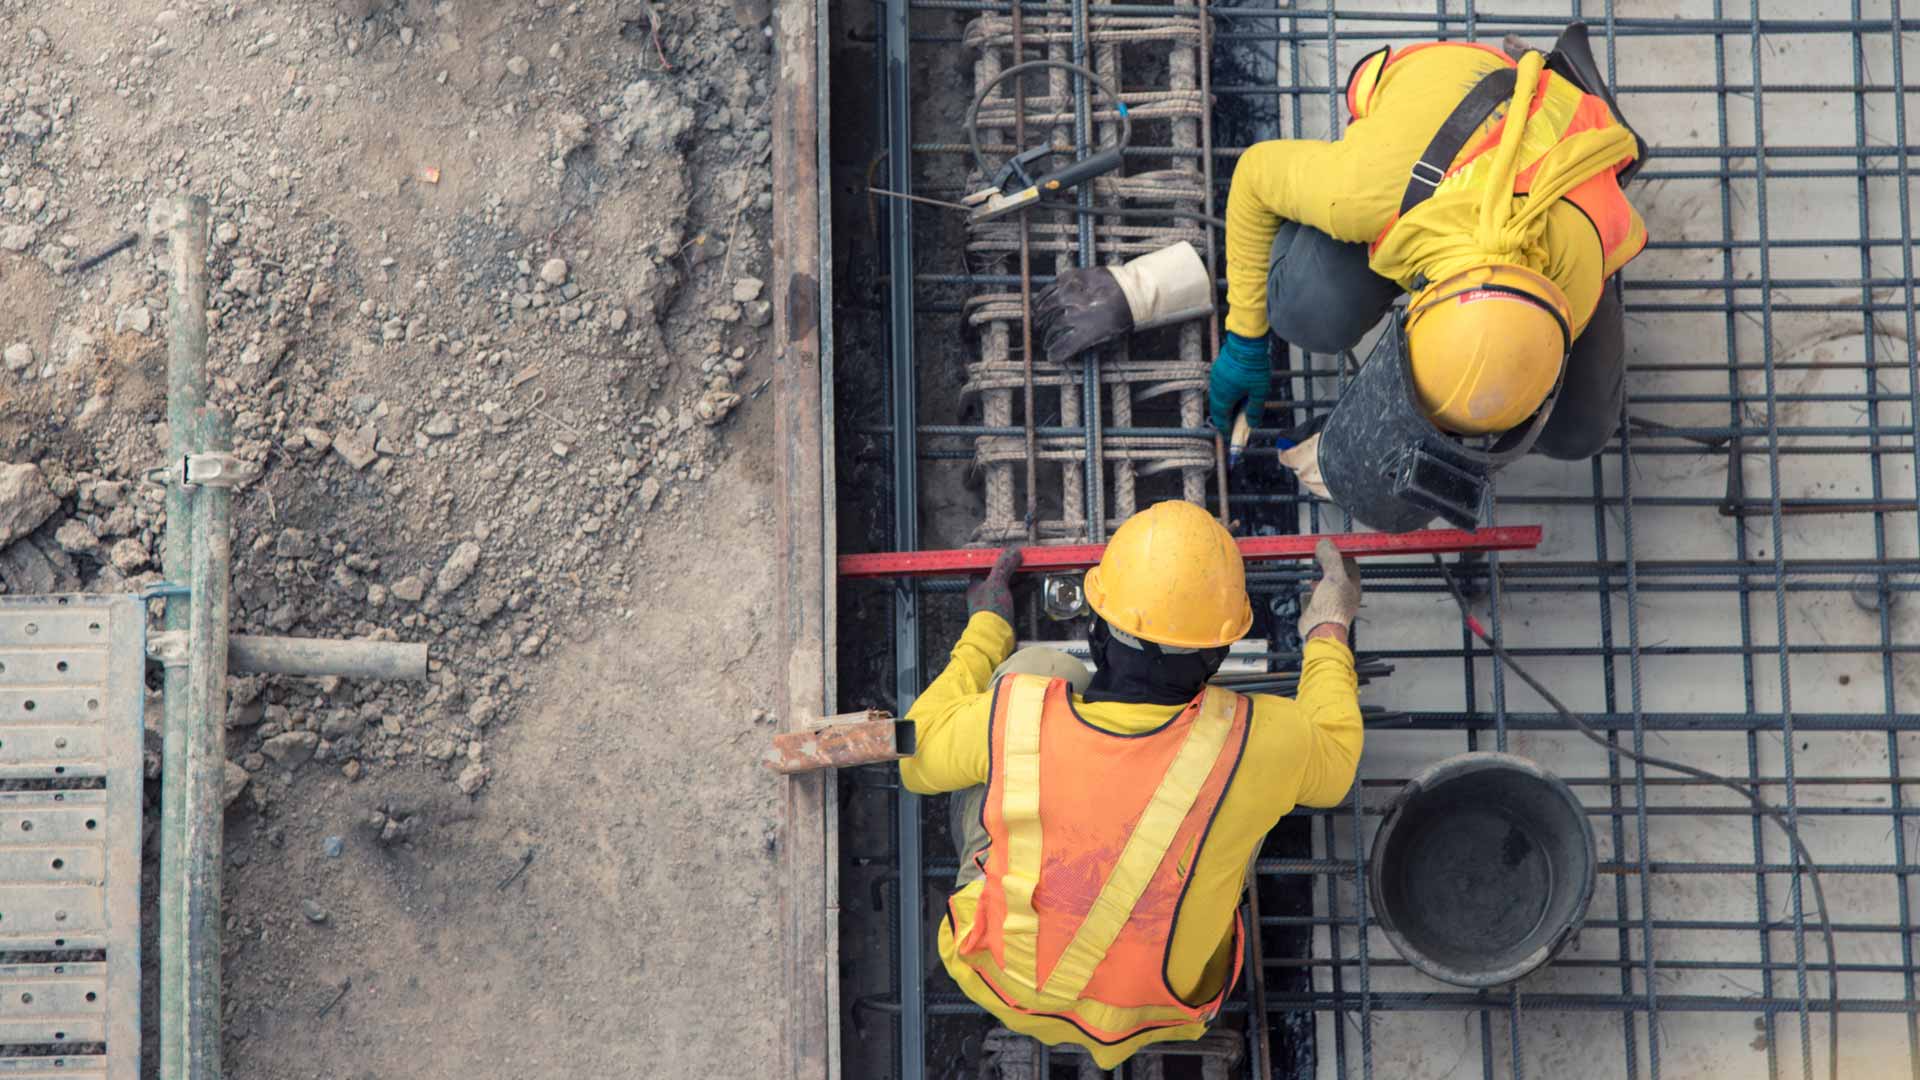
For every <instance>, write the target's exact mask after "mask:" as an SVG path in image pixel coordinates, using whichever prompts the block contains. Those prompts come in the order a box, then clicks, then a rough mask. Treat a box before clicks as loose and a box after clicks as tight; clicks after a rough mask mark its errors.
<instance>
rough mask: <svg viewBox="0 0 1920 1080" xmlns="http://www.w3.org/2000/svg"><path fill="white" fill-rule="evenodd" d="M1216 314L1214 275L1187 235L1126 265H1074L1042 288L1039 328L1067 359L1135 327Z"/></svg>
mask: <svg viewBox="0 0 1920 1080" xmlns="http://www.w3.org/2000/svg"><path fill="white" fill-rule="evenodd" d="M1212 313H1213V279H1212V277H1211V276H1210V275H1209V274H1208V273H1207V265H1206V264H1205V263H1203V262H1201V261H1200V253H1199V252H1197V251H1195V250H1194V249H1193V245H1192V244H1189V243H1187V242H1186V241H1185V240H1182V241H1180V242H1179V243H1177V244H1174V245H1173V246H1172V247H1165V248H1161V249H1160V250H1159V251H1155V252H1152V253H1151V254H1147V255H1142V256H1140V257H1139V258H1137V259H1135V260H1133V261H1132V262H1129V263H1125V264H1123V265H1120V266H1095V267H1088V268H1086V269H1080V270H1068V271H1066V272H1065V273H1063V274H1061V275H1060V276H1059V277H1056V278H1054V279H1053V284H1051V285H1048V286H1047V287H1046V288H1045V289H1042V290H1041V291H1040V295H1039V296H1038V297H1037V298H1035V300H1034V303H1033V323H1034V328H1035V329H1036V330H1038V331H1039V333H1040V341H1041V344H1042V345H1044V346H1045V347H1046V350H1047V359H1049V360H1051V361H1053V362H1054V363H1056V364H1064V363H1066V362H1067V361H1068V360H1071V359H1073V358H1074V357H1076V356H1078V355H1080V354H1081V353H1083V352H1085V351H1087V350H1088V349H1091V348H1094V347H1095V346H1098V345H1104V344H1106V343H1107V342H1109V341H1112V340H1114V339H1115V338H1118V337H1123V336H1125V335H1127V334H1130V333H1132V332H1134V331H1135V330H1147V329H1150V328H1152V327H1155V326H1165V325H1168V324H1169V323H1176V322H1184V321H1185V320H1187V319H1197V318H1199V317H1200V316H1202V315H1211V314H1212Z"/></svg>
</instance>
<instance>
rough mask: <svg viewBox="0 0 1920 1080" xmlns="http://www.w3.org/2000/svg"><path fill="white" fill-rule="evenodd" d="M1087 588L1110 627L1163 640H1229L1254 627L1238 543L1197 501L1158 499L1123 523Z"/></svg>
mask: <svg viewBox="0 0 1920 1080" xmlns="http://www.w3.org/2000/svg"><path fill="white" fill-rule="evenodd" d="M1086 590H1087V604H1088V606H1090V607H1092V608H1093V610H1094V611H1096V612H1098V613H1099V614H1100V617H1101V618H1103V619H1105V620H1107V624H1108V625H1110V626H1112V627H1113V628H1114V629H1116V630H1120V631H1122V632H1124V633H1128V634H1132V635H1133V636H1134V637H1137V638H1140V639H1142V640H1145V641H1151V642H1155V643H1157V644H1160V645H1173V646H1177V647H1179V648H1186V649H1211V648H1216V647H1218V646H1221V645H1230V644H1232V643H1233V642H1235V641H1238V640H1239V639H1240V637H1241V636H1242V635H1244V634H1245V633H1246V632H1247V628H1248V627H1250V626H1252V625H1253V605H1252V604H1250V603H1249V602H1248V601H1247V569H1246V564H1245V563H1243V562H1242V561H1241V560H1240V547H1239V545H1237V544H1235V543H1234V542H1233V536H1232V535H1231V534H1230V533H1228V532H1227V529H1226V526H1224V525H1222V524H1220V523H1219V522H1218V521H1216V520H1214V518H1213V516H1212V515H1211V514H1208V513H1207V512H1206V511H1205V510H1203V509H1201V508H1200V507H1198V506H1195V505H1194V504H1193V503H1190V502H1181V501H1179V500H1173V501H1171V502H1163V503H1155V504H1153V505H1152V506H1149V507H1147V508H1146V509H1145V510H1142V511H1140V512H1139V513H1137V514H1135V515H1133V516H1132V517H1130V518H1128V519H1127V520H1126V521H1125V522H1124V523H1122V524H1121V526H1120V528H1119V529H1118V530H1117V531H1115V532H1114V534H1113V539H1112V540H1109V541H1108V542H1107V550H1106V553H1105V554H1104V555H1102V556H1101V557H1100V565H1098V566H1096V567H1094V568H1093V569H1091V570H1089V571H1087V583H1086Z"/></svg>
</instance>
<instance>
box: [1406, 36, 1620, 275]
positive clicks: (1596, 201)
mask: <svg viewBox="0 0 1920 1080" xmlns="http://www.w3.org/2000/svg"><path fill="white" fill-rule="evenodd" d="M1431 48H1456V49H1457V48H1473V49H1480V50H1482V51H1484V52H1487V53H1490V54H1492V55H1494V56H1498V57H1499V58H1500V59H1501V61H1502V62H1503V63H1505V64H1506V65H1507V66H1508V67H1518V66H1519V62H1518V61H1516V60H1514V59H1513V58H1512V57H1510V56H1508V55H1507V54H1506V53H1504V52H1502V51H1500V50H1499V49H1496V48H1494V47H1492V46H1490V45H1484V44H1481V43H1479V42H1454V41H1430V42H1427V43H1425V44H1422V45H1414V46H1411V47H1409V48H1405V49H1401V50H1400V51H1398V52H1396V53H1394V54H1392V55H1391V56H1389V57H1388V58H1387V63H1393V62H1396V61H1399V60H1403V59H1405V58H1406V57H1408V56H1409V55H1411V54H1413V53H1415V52H1417V51H1419V50H1421V49H1431ZM1381 66H1382V69H1383V70H1384V68H1385V65H1384V64H1383V65H1381ZM1556 83H1559V84H1561V85H1566V86H1571V85H1572V84H1570V83H1567V82H1566V80H1565V79H1563V78H1561V77H1560V76H1559V75H1557V74H1555V73H1553V72H1551V71H1546V72H1542V73H1541V76H1540V86H1539V88H1538V89H1537V90H1535V91H1534V95H1533V103H1532V105H1531V106H1530V107H1529V109H1528V111H1527V122H1528V123H1531V122H1533V120H1534V118H1535V117H1537V116H1539V115H1540V111H1541V109H1542V108H1544V107H1545V106H1546V103H1547V98H1548V94H1549V91H1550V90H1553V89H1557V87H1556V86H1555V84H1556ZM1576 89H1577V88H1576ZM1618 123H1619V121H1618V120H1616V119H1615V118H1614V115H1613V110H1612V109H1610V108H1608V106H1607V103H1606V101H1605V99H1603V98H1600V97H1597V96H1595V95H1593V94H1587V93H1582V94H1581V95H1580V102H1579V104H1578V106H1576V107H1575V108H1574V109H1573V112H1572V115H1571V116H1570V117H1569V118H1568V119H1567V120H1566V122H1565V123H1564V125H1563V126H1561V127H1560V129H1559V130H1558V131H1557V132H1556V133H1555V135H1556V139H1555V144H1556V145H1557V144H1558V143H1559V142H1561V141H1564V140H1565V139H1567V138H1569V137H1571V136H1573V135H1577V134H1579V133H1580V132H1583V131H1590V130H1595V129H1598V128H1604V127H1608V126H1610V125H1615V124H1618ZM1506 124H1507V118H1504V117H1503V118H1502V119H1501V120H1500V121H1499V122H1497V123H1495V124H1494V125H1493V127H1492V128H1491V129H1490V130H1489V131H1488V132H1487V133H1486V135H1484V136H1483V137H1482V138H1481V139H1480V140H1479V141H1478V142H1476V143H1473V144H1471V145H1470V146H1468V147H1467V149H1465V150H1462V151H1461V152H1460V156H1459V157H1458V158H1456V159H1454V162H1453V166H1452V167H1451V168H1450V169H1448V170H1447V176H1448V177H1451V176H1454V175H1455V174H1457V173H1459V172H1460V171H1461V170H1462V169H1465V168H1466V167H1467V166H1469V165H1470V164H1472V163H1473V161H1474V160H1475V159H1476V158H1478V157H1480V156H1481V155H1482V154H1485V153H1487V152H1488V151H1490V150H1493V149H1494V148H1496V147H1498V146H1499V145H1500V136H1501V133H1502V132H1503V131H1504V130H1505V128H1506ZM1549 152H1551V151H1550V150H1549ZM1544 156H1545V155H1544V154H1543V155H1541V157H1540V158H1535V159H1534V160H1533V161H1531V162H1529V163H1528V164H1527V165H1526V166H1525V167H1524V168H1522V169H1521V170H1520V172H1519V173H1518V174H1517V175H1516V176H1515V178H1514V185H1513V190H1514V194H1516V195H1525V194H1526V193H1527V192H1528V191H1529V190H1531V188H1532V186H1533V177H1534V174H1535V173H1537V172H1538V171H1539V168H1540V160H1541V158H1544ZM1632 163H1633V158H1632V157H1631V156H1628V157H1624V158H1621V159H1620V160H1619V161H1618V162H1616V163H1615V164H1614V167H1613V168H1612V169H1610V170H1607V171H1604V172H1601V173H1598V174H1596V175H1595V176H1593V177H1591V178H1589V179H1588V180H1586V181H1585V182H1584V183H1582V184H1580V185H1579V186H1577V187H1575V188H1574V189H1573V190H1572V191H1570V192H1568V193H1567V195H1566V196H1565V199H1566V201H1567V202H1570V203H1572V204H1573V205H1574V206H1575V207H1577V208H1578V209H1579V211H1580V212H1581V213H1582V214H1584V215H1585V216H1586V218H1587V220H1588V221H1589V222H1590V223H1592V225H1593V228H1594V232H1595V233H1597V234H1598V235H1599V237H1600V254H1601V263H1602V268H1603V269H1602V276H1601V280H1603V281H1604V280H1606V279H1607V278H1610V277H1612V276H1613V275H1614V274H1615V273H1617V272H1619V270H1620V268H1621V267H1623V266H1625V265H1627V263H1629V262H1631V261H1633V259H1634V257H1635V256H1637V255H1639V254H1640V252H1641V251H1643V250H1645V249H1646V246H1647V231H1646V227H1645V225H1644V224H1642V223H1641V222H1640V220H1639V216H1638V215H1637V214H1635V213H1634V211H1633V207H1632V205H1631V204H1629V203H1628V202H1627V197H1626V194H1625V193H1624V192H1622V191H1621V190H1620V180H1619V174H1620V170H1622V169H1625V168H1626V167H1627V166H1628V165H1630V164H1632ZM1441 182H1442V183H1445V179H1443V180H1442V181H1441ZM1399 223H1400V215H1399V214H1398V213H1396V214H1394V215H1393V218H1392V219H1391V220H1389V221H1388V222H1387V224H1386V227H1385V228H1383V229H1381V230H1380V235H1378V236H1376V237H1374V240H1373V244H1372V246H1371V248H1370V249H1369V250H1373V251H1377V250H1378V249H1379V247H1380V245H1381V244H1382V243H1384V242H1385V241H1386V238H1387V234H1388V233H1390V232H1392V231H1393V227H1394V226H1395V225H1398V224H1399Z"/></svg>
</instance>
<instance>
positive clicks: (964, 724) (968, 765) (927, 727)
mask: <svg viewBox="0 0 1920 1080" xmlns="http://www.w3.org/2000/svg"><path fill="white" fill-rule="evenodd" d="M1012 653H1013V627H1012V626H1010V625H1008V623H1007V620H1005V619H1003V618H1001V617H1000V616H999V615H996V614H994V613H993V612H990V611H982V612H979V613H977V614H975V615H974V616H973V618H971V619H969V620H968V621H967V629H966V632H965V633H963V634H961V635H960V641H959V642H958V643H957V644H956V645H954V647H953V654H952V657H951V658H950V659H949V660H948V661H947V668H946V670H945V671H942V672H941V673H940V677H939V678H937V679H935V680H933V685H931V686H929V687H927V690H926V692H925V693H923V694H921V695H920V696H919V697H918V698H916V699H914V702H913V708H911V709H908V710H907V719H909V720H911V721H913V722H914V754H913V756H912V757H910V758H904V759H902V760H901V762H900V780H901V782H902V783H904V784H906V785H907V790H908V791H913V792H918V793H919V794H922V795H932V794H934V793H936V792H941V791H959V790H961V789H963V788H970V787H973V786H974V785H976V784H984V783H986V782H987V759H988V756H989V748H988V745H987V740H988V727H989V724H988V721H990V720H991V719H992V716H993V695H991V694H989V693H987V690H988V689H989V683H990V680H991V679H992V677H993V669H994V668H996V667H998V666H999V665H1000V663H1001V661H1003V660H1005V659H1006V658H1007V657H1008V656H1010V655H1011V654H1012Z"/></svg>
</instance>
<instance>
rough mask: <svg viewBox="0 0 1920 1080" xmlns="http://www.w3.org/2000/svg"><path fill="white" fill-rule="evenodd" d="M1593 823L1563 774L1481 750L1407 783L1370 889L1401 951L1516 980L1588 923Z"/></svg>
mask: <svg viewBox="0 0 1920 1080" xmlns="http://www.w3.org/2000/svg"><path fill="white" fill-rule="evenodd" d="M1596 862H1597V858H1596V856H1595V854H1594V847H1593V826H1592V825H1591V824H1590V823H1589V822H1588V820H1587V814H1586V810H1585V809H1584V808H1583V807H1582V806H1581V804H1580V800H1579V799H1577V798H1575V797H1574V794H1573V792H1572V791H1571V790H1569V789H1568V787H1567V785H1566V784H1565V783H1562V782H1561V780H1560V778H1559V777H1557V776H1554V775H1553V774H1552V773H1550V772H1548V771H1547V770H1545V769H1543V768H1541V767H1540V766H1539V765H1536V764H1534V763H1533V762H1531V761H1528V760H1527V759H1526V758H1523V757H1516V756H1514V755H1512V754H1494V753H1473V754H1462V755H1460V756H1458V757H1452V758H1448V759H1446V760H1445V761H1441V762H1439V763H1437V764H1435V765H1432V766H1429V767H1428V768H1427V769H1426V770H1425V771H1424V772H1422V773H1421V774H1420V775H1418V776H1416V777H1414V778H1413V779H1412V780H1409V781H1408V782H1407V786H1406V787H1405V788H1404V789H1402V790H1401V792H1400V794H1399V796H1398V797H1396V798H1395V799H1394V801H1393V805H1392V806H1391V807H1390V808H1388V810H1387V816H1386V819H1385V821H1383V822H1382V823H1381V825H1380V831H1379V832H1378V833H1376V834H1375V835H1374V838H1373V855H1372V866H1371V867H1370V870H1371V873H1370V874H1369V876H1368V880H1367V885H1368V892H1369V894H1370V897H1371V899H1372V901H1373V910H1374V914H1375V915H1376V916H1377V917H1378V918H1379V920H1380V923H1381V926H1382V929H1384V930H1385V931H1386V935H1387V939H1388V940H1389V941H1391V942H1393V946H1394V948H1396V949H1398V950H1400V955H1402V956H1404V957H1406V958H1407V960H1408V962H1410V963H1411V964H1413V966H1414V967H1416V968H1419V969H1420V970H1421V971H1424V972H1426V973H1427V974H1428V975H1431V976H1433V977H1434V978H1436V979H1440V980H1443V981H1445V982H1450V983H1453V984H1455V985H1456V986H1471V987H1486V986H1499V985H1502V984H1504V983H1510V982H1513V981H1514V980H1516V979H1519V978H1521V977H1523V976H1525V975H1527V974H1528V973H1530V972H1532V971H1534V970H1535V969H1537V968H1539V967H1540V966H1541V965H1542V964H1545V963H1546V962H1547V961H1548V960H1550V959H1552V957H1553V956H1554V954H1555V953H1557V952H1559V951H1560V948H1561V947H1562V946H1563V945H1565V944H1566V943H1567V941H1568V939H1570V938H1572V937H1573V935H1574V934H1575V933H1576V932H1578V931H1579V929H1580V924H1581V923H1582V922H1583V921H1584V920H1585V919H1586V917H1587V902H1588V901H1589V900H1590V899H1591V898H1592V897H1593V875H1594V866H1595V863H1596Z"/></svg>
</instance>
